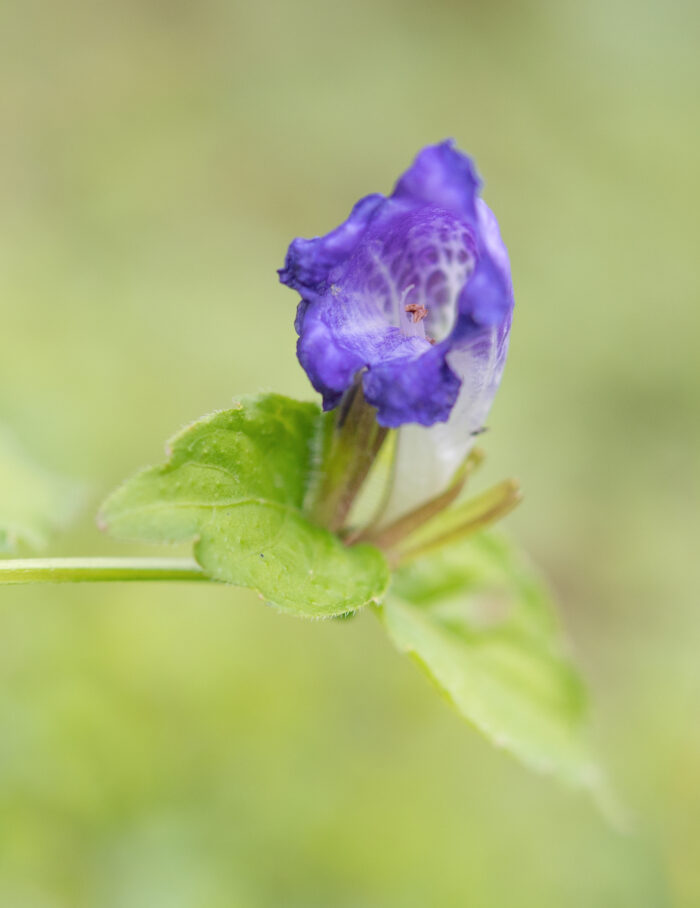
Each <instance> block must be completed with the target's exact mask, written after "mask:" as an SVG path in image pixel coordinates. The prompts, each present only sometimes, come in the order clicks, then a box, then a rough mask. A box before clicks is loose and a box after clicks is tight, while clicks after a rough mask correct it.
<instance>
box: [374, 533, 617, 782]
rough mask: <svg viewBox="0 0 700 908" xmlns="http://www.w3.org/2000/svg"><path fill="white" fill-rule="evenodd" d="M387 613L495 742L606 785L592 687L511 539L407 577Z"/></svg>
mask: <svg viewBox="0 0 700 908" xmlns="http://www.w3.org/2000/svg"><path fill="white" fill-rule="evenodd" d="M382 614H383V619H384V622H385V625H386V628H387V630H388V632H389V635H390V637H391V639H392V640H393V642H394V644H395V645H396V646H397V648H398V649H399V650H401V651H403V652H406V653H410V654H411V655H412V656H414V657H415V658H416V659H417V660H418V662H419V663H420V664H421V665H422V666H423V667H424V668H425V669H426V670H427V672H428V674H429V675H430V676H431V677H432V678H433V679H434V680H435V682H436V683H437V684H438V686H439V687H440V688H441V689H442V691H443V692H444V693H445V694H446V695H447V697H448V698H449V700H450V701H451V702H452V703H453V705H454V706H455V707H456V709H457V710H458V711H459V712H460V713H461V715H462V716H463V717H464V718H465V719H467V720H468V721H469V722H471V723H472V724H473V725H474V726H476V727H477V728H478V729H479V730H480V731H481V732H483V734H484V735H485V736H486V737H487V738H489V739H490V740H491V741H492V742H493V743H494V744H496V745H497V746H499V747H503V748H505V749H506V750H508V751H510V752H511V753H512V754H513V755H515V756H516V757H518V758H519V759H520V760H521V761H522V762H523V763H525V764H526V765H528V766H530V767H531V768H533V769H537V770H539V771H542V772H551V773H556V774H558V775H559V776H561V777H562V778H564V779H566V780H568V781H570V782H572V783H574V784H579V785H586V786H591V787H595V786H596V785H597V784H598V782H599V774H598V770H597V767H596V766H595V764H594V763H593V761H592V759H591V757H590V755H589V753H588V750H587V744H586V735H585V713H586V709H585V696H584V691H583V686H582V684H581V681H580V680H579V677H578V675H577V673H576V671H575V670H574V668H573V667H572V665H571V663H570V661H569V659H568V658H567V655H566V650H565V647H564V644H563V641H562V636H561V633H560V631H559V629H558V625H557V621H556V619H555V615H554V611H553V609H552V606H551V603H550V600H549V597H548V595H547V593H546V591H545V590H544V588H543V586H542V584H541V582H540V580H539V578H538V577H537V575H536V574H535V572H534V571H533V570H532V568H530V567H529V566H528V565H527V564H526V563H525V562H524V560H523V559H522V558H521V557H520V556H518V555H517V554H516V553H515V552H514V551H513V550H512V548H511V547H510V546H509V545H508V543H507V542H506V541H505V540H503V539H502V538H499V537H497V536H495V535H490V534H489V535H487V534H480V535H477V536H474V537H472V538H471V539H470V540H469V541H467V542H463V543H461V544H459V545H454V546H451V547H449V548H447V549H445V550H443V551H442V552H440V553H439V554H437V555H435V556H433V557H431V558H426V559H424V560H423V561H417V562H415V563H414V564H411V565H410V566H409V567H407V568H404V569H402V570H401V571H400V572H399V573H398V575H397V577H396V581H395V583H394V586H393V587H392V591H391V595H390V596H389V598H388V599H387V601H386V603H385V604H384V606H383V607H382Z"/></svg>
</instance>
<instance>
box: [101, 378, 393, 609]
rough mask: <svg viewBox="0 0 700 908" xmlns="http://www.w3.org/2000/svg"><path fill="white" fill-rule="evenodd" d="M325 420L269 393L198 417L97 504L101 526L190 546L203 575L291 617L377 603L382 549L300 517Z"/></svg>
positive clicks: (314, 409)
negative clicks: (154, 460) (158, 458)
mask: <svg viewBox="0 0 700 908" xmlns="http://www.w3.org/2000/svg"><path fill="white" fill-rule="evenodd" d="M326 419H327V417H325V416H324V415H323V414H322V413H321V411H320V409H319V407H318V406H317V405H315V404H310V403H300V402H298V401H294V400H290V399H289V398H286V397H282V396H281V395H277V394H264V395H260V396H257V397H249V398H245V399H244V400H243V401H242V402H241V403H240V404H239V405H238V406H237V407H236V408H234V409H231V410H225V411H222V412H219V413H214V414H213V415H211V416H207V417H204V418H203V419H201V420H199V421H198V422H195V423H193V424H192V425H190V426H188V427H187V428H186V429H184V430H183V431H182V432H180V433H179V434H178V435H176V436H175V438H173V439H172V441H171V442H170V444H169V446H168V453H169V459H168V462H167V463H166V464H164V465H163V466H160V467H152V468H150V469H147V470H144V471H143V472H141V473H139V474H137V475H136V476H135V477H133V478H132V479H130V480H128V481H127V482H126V483H124V485H122V486H121V487H120V488H119V489H117V490H116V491H115V492H114V493H113V494H112V495H111V496H110V497H109V498H108V499H107V501H106V502H105V504H104V505H103V507H102V510H101V512H100V516H99V522H100V525H101V526H102V527H103V528H105V529H107V530H108V531H109V532H110V533H111V534H112V535H114V536H116V537H118V538H121V539H129V540H138V541H145V542H160V543H164V542H165V543H167V542H184V541H189V540H192V541H193V542H194V556H195V558H196V559H197V561H198V562H199V564H200V565H201V566H202V568H203V569H204V570H205V571H206V573H207V574H208V575H209V576H211V577H212V578H214V579H216V580H221V581H224V582H226V583H232V584H235V585H237V586H245V587H249V588H251V589H253V590H256V591H257V592H258V593H259V594H260V595H261V596H262V597H263V598H264V599H265V600H266V601H268V602H270V603H271V604H273V605H275V606H276V607H278V608H279V609H281V610H283V611H286V612H290V613H293V614H295V615H301V616H307V617H316V618H322V617H330V616H333V615H342V614H345V613H347V612H351V611H354V610H356V609H358V608H361V607H362V606H364V605H367V604H368V603H370V602H378V601H380V600H381V598H382V597H383V595H384V593H385V592H386V589H387V587H388V584H389V570H388V567H387V564H386V561H385V559H384V556H383V555H382V553H381V552H380V551H379V550H378V549H376V548H375V547H373V546H370V545H367V544H362V545H356V546H346V545H344V544H343V543H342V542H341V541H340V540H339V539H338V538H337V537H336V536H335V535H334V534H332V533H330V532H328V531H327V530H325V529H323V528H322V527H320V526H317V525H316V524H314V523H312V522H311V521H310V520H309V519H308V517H307V516H306V514H305V513H304V510H303V509H304V501H305V498H306V495H307V490H308V488H309V484H310V482H311V481H312V478H313V475H314V471H315V470H316V468H317V460H318V447H319V445H320V444H321V440H322V436H323V432H324V426H325V422H326Z"/></svg>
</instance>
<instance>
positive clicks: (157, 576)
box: [0, 558, 210, 584]
mask: <svg viewBox="0 0 700 908" xmlns="http://www.w3.org/2000/svg"><path fill="white" fill-rule="evenodd" d="M209 579H210V578H209V577H207V575H206V574H205V573H204V571H203V570H202V569H201V568H200V567H199V565H198V564H197V562H196V561H193V560H192V559H191V558H21V559H20V558H17V559H10V560H8V561H3V560H0V584H3V583H93V582H115V581H121V580H209Z"/></svg>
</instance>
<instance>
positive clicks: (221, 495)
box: [0, 142, 597, 785]
mask: <svg viewBox="0 0 700 908" xmlns="http://www.w3.org/2000/svg"><path fill="white" fill-rule="evenodd" d="M480 186H481V183H480V180H479V177H478V176H477V173H476V170H475V168H474V165H473V163H472V162H471V160H470V159H469V158H468V157H466V156H465V155H464V154H462V153H461V152H460V151H458V150H457V149H456V148H455V146H454V145H453V144H452V143H451V142H443V143H441V144H438V145H434V146H430V147H427V148H425V149H423V150H422V151H421V152H420V153H419V154H418V156H417V158H416V159H415V161H414V163H413V165H412V166H411V167H410V168H409V169H408V170H407V171H406V173H405V174H403V176H402V177H401V178H400V179H399V180H398V182H397V184H396V186H395V188H394V191H393V193H392V194H391V195H390V196H389V197H384V196H382V195H378V194H375V195H369V196H367V197H365V198H363V199H361V200H360V201H359V202H358V203H357V204H356V205H355V207H354V208H353V210H352V212H351V213H350V215H349V217H348V218H347V220H346V221H344V222H343V223H342V224H341V225H340V226H339V227H337V228H336V229H334V230H332V231H331V232H330V233H328V234H326V235H325V236H320V237H316V238H314V239H295V240H294V241H293V242H292V243H291V245H290V247H289V250H288V252H287V256H286V261H285V264H284V267H283V268H282V269H280V272H279V274H280V280H281V281H282V282H283V283H284V284H286V285H287V286H288V287H290V288H292V289H293V290H294V291H296V292H297V293H298V294H299V297H300V302H299V305H298V309H297V318H296V330H297V333H298V336H299V339H298V347H297V350H298V356H299V361H300V363H301V365H302V367H303V368H304V370H305V371H306V373H307V375H308V377H309V379H310V381H311V384H312V385H313V387H314V388H315V389H316V390H317V391H318V392H319V393H320V394H321V396H322V407H320V406H319V405H317V404H315V403H301V402H298V401H294V400H290V399H289V398H286V397H282V396H280V395H276V394H262V395H258V396H256V397H250V398H244V399H243V400H241V402H240V403H239V404H237V405H236V406H235V407H233V408H232V409H230V410H226V411H222V412H218V413H214V414H213V415H210V416H207V417H204V418H203V419H201V420H199V421H197V422H195V423H193V424H191V425H190V426H188V427H187V428H185V429H184V430H182V431H181V432H179V433H178V434H177V435H176V436H175V437H174V438H173V439H172V441H171V442H170V443H169V445H168V447H167V460H166V462H165V463H164V464H163V465H161V466H156V467H151V468H148V469H146V470H143V471H142V472H140V473H138V474H137V475H136V476H134V477H133V478H131V479H129V480H127V481H126V482H125V483H124V484H123V485H122V486H121V487H120V488H118V489H117V490H116V491H115V492H114V493H113V494H112V495H111V496H110V497H109V498H108V499H107V501H106V502H105V504H104V505H103V507H102V509H101V511H100V515H99V518H98V523H99V526H100V527H101V528H102V529H103V530H106V531H108V532H109V533H110V534H111V535H113V536H114V537H116V538H119V539H128V540H137V541H145V542H156V543H192V545H193V555H194V559H190V558H185V559H182V558H169V559H24V560H11V561H4V562H0V582H25V581H42V580H49V581H77V580H128V579H131V580H154V579H167V580H175V579H180V580H200V581H202V580H204V581H219V582H223V583H230V584H235V585H238V586H244V587H248V588H251V589H253V590H255V591H257V592H258V594H259V595H260V596H261V597H262V598H263V599H264V600H265V601H267V602H268V603H270V604H272V605H274V606H275V607H277V608H278V609H279V610H281V611H284V612H287V613H290V614H293V615H298V616H303V617H312V618H340V617H347V616H349V615H353V614H355V613H356V612H358V611H359V610H360V609H362V608H364V607H369V608H371V610H373V611H374V612H375V613H376V614H377V616H378V617H379V618H380V619H381V621H382V624H383V626H384V627H385V628H386V630H387V632H388V634H389V637H390V638H391V640H392V641H393V643H394V644H395V645H396V646H397V648H398V649H399V650H401V651H403V652H407V653H410V654H411V655H413V656H414V657H415V658H416V659H417V660H418V661H419V662H420V663H421V664H422V665H423V666H424V667H425V668H426V669H427V671H428V673H429V674H430V675H431V676H432V677H433V678H434V680H435V681H436V682H437V684H438V685H439V687H440V688H441V689H442V690H443V691H444V692H445V693H446V694H447V696H448V698H449V699H450V700H451V701H452V703H453V704H454V706H455V707H456V708H457V710H458V711H459V712H460V713H461V714H462V715H463V716H464V717H465V718H466V719H468V720H469V721H470V722H471V723H472V724H473V725H475V726H476V727H478V728H479V729H480V730H481V731H482V732H483V733H484V734H486V735H487V736H488V737H489V738H490V739H491V740H493V741H494V742H495V743H496V744H498V745H499V746H502V747H504V748H506V749H508V750H509V751H511V752H512V753H513V754H515V755H516V756H518V757H519V758H520V759H521V760H523V761H524V762H525V763H527V764H528V765H530V766H532V767H534V768H537V769H540V770H549V771H553V772H556V773H558V774H559V775H560V776H561V777H563V778H565V779H568V780H569V781H572V782H574V783H576V784H585V785H591V784H592V783H593V782H594V781H595V780H596V779H597V774H596V770H595V767H594V765H593V764H592V762H591V760H590V758H589V756H588V753H587V749H586V745H585V736H584V735H583V733H582V729H583V724H584V723H583V719H584V713H585V708H584V696H583V691H582V686H581V683H580V681H579V679H578V676H577V674H576V672H575V670H574V668H573V667H572V665H571V663H570V661H569V659H568V657H567V654H566V649H565V646H564V644H563V641H562V637H561V634H560V631H559V629H558V626H557V623H556V621H555V619H554V615H553V610H552V606H551V603H550V601H549V598H548V596H547V593H546V591H545V590H544V588H543V586H542V583H541V582H540V580H539V579H538V577H537V575H536V573H535V572H534V571H533V569H532V568H531V567H530V566H529V565H528V564H527V562H526V560H525V559H524V558H523V557H522V556H521V555H519V554H518V553H517V552H516V551H515V550H514V548H513V547H512V546H511V545H510V544H509V543H508V542H507V541H506V540H505V539H504V538H503V537H501V536H498V535H495V534H493V533H491V532H490V531H488V530H487V527H489V525H491V524H492V523H494V522H495V521H496V520H497V519H499V518H500V517H502V516H504V515H505V514H506V513H507V512H508V511H509V510H511V509H512V508H513V507H514V505H515V504H516V503H517V502H518V500H519V492H518V488H517V484H516V483H515V482H513V481H512V480H505V481H503V482H501V483H499V484H497V485H496V486H494V487H493V488H491V489H488V490H486V491H483V492H481V493H480V494H479V495H477V496H473V497H465V496H464V491H465V489H466V486H467V482H468V480H470V479H471V477H472V475H473V474H474V472H475V470H476V468H477V467H478V466H479V464H480V462H481V460H482V458H483V453H482V452H481V451H480V450H479V449H478V448H475V447H474V442H475V439H476V437H477V436H478V435H479V433H480V432H481V431H482V430H483V428H484V422H485V420H486V416H487V414H488V411H489V408H490V406H491V403H492V400H493V397H494V395H495V393H496V390H497V388H498V385H499V382H500V380H501V375H502V372H503V367H504V364H505V359H506V353H507V347H508V338H509V332H510V326H511V316H512V311H513V290H512V283H511V274H510V266H509V261H508V255H507V252H506V249H505V246H504V245H503V242H502V240H501V237H500V233H499V228H498V224H497V221H496V218H495V217H494V215H493V214H492V212H491V211H490V209H489V208H488V207H487V205H486V203H485V202H484V201H483V199H481V198H480V196H479V190H480ZM0 455H1V452H0ZM25 516H26V515H25ZM34 516H35V515H33V514H32V515H30V516H28V517H27V520H28V521H29V522H31V520H32V519H34ZM18 528H19V529H18ZM3 531H4V532H3ZM13 534H14V535H13ZM23 535H24V536H26V537H27V538H29V537H30V536H31V533H28V532H24V534H23V532H22V530H21V515H20V518H19V519H18V518H17V516H16V515H15V516H14V517H12V521H11V522H8V520H7V519H5V526H3V522H2V520H0V543H3V541H4V542H5V547H6V548H7V549H8V550H9V549H10V548H11V541H12V539H15V540H16V539H20V538H22V536H23ZM35 535H36V534H35ZM8 540H9V541H8Z"/></svg>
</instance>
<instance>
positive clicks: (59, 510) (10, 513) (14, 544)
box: [0, 428, 82, 555]
mask: <svg viewBox="0 0 700 908" xmlns="http://www.w3.org/2000/svg"><path fill="white" fill-rule="evenodd" d="M81 500H82V493H81V488H80V486H79V485H78V483H76V482H73V481H71V480H69V479H67V478H66V477H63V476H58V475H56V474H54V473H52V472H50V471H49V470H47V469H46V468H45V467H43V466H41V465H40V464H38V463H36V462H35V461H34V459H33V458H32V457H31V456H30V455H29V454H27V452H26V451H24V450H22V448H21V446H20V445H19V444H18V442H17V441H16V440H15V438H14V437H13V436H12V435H10V433H9V432H8V431H7V430H5V429H2V428H0V555H11V554H15V553H17V552H21V551H22V550H24V549H41V548H44V546H46V544H47V543H48V541H49V539H50V538H51V536H52V535H53V534H54V532H56V531H57V530H59V529H60V528H61V527H63V526H64V525H65V524H66V523H68V521H69V520H70V519H71V517H72V516H73V514H74V513H75V511H76V510H77V508H78V506H79V505H80V502H81Z"/></svg>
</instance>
